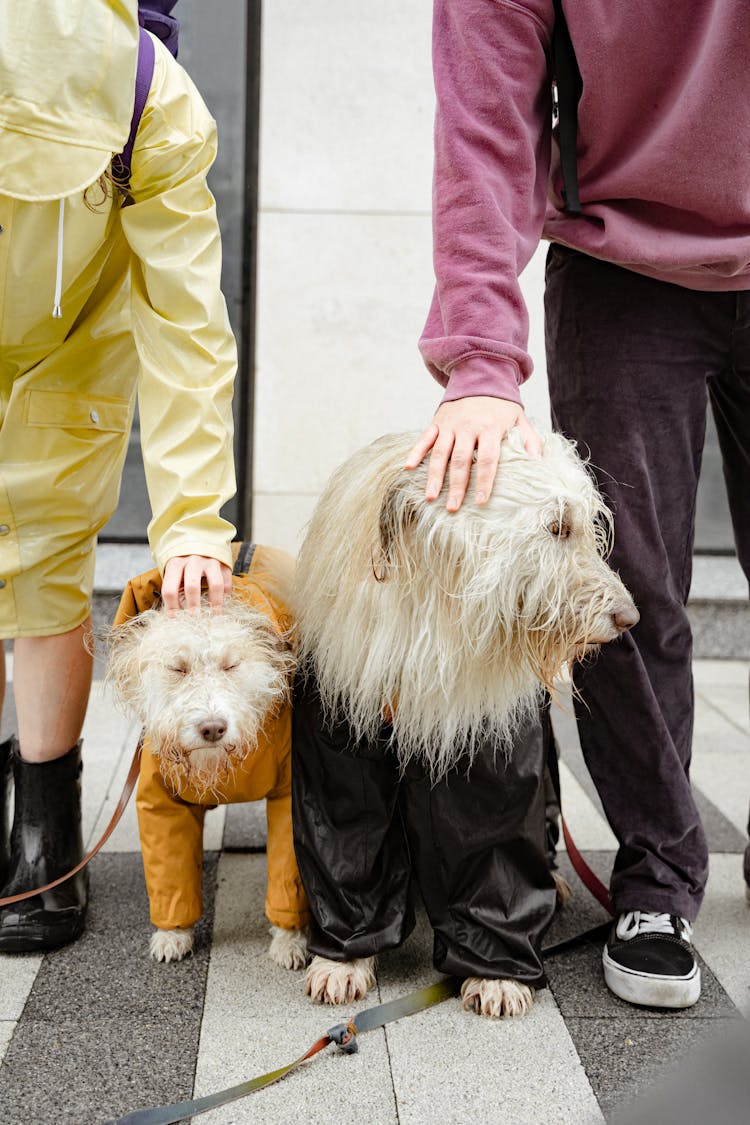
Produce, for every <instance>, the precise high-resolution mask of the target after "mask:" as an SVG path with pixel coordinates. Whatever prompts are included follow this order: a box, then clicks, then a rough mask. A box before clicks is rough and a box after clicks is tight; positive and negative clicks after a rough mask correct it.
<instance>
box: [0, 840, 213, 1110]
mask: <svg viewBox="0 0 750 1125" xmlns="http://www.w3.org/2000/svg"><path fill="white" fill-rule="evenodd" d="M215 867H216V856H215V855H213V856H210V855H209V856H208V857H207V858H206V862H205V877H204V884H205V899H206V903H205V905H206V914H205V915H204V919H203V920H202V922H201V924H200V927H199V929H198V931H197V941H196V953H195V955H194V956H193V957H191V958H188V959H187V960H186V961H184V962H181V963H180V964H177V965H158V964H156V963H155V962H153V961H151V960H150V959H149V957H148V955H147V951H148V939H149V933H150V925H149V922H148V908H147V901H146V891H145V886H144V881H143V873H142V867H141V859H140V856H138V855H127V854H117V855H107V856H98V857H97V858H96V859H95V860H94V862H93V863H92V866H91V907H90V912H89V920H88V925H87V929H86V932H85V934H84V935H83V937H82V938H81V939H80V940H79V941H78V942H76V943H75V944H74V945H71V946H67V947H65V948H64V949H61V950H58V951H57V952H55V953H50V954H47V955H46V956H45V957H44V959H43V962H42V965H41V968H40V969H39V972H38V974H37V976H36V979H35V981H34V985H33V987H32V989H31V992H30V995H29V998H28V1000H27V1001H26V1006H25V1008H24V1011H23V1015H22V1018H21V1019H20V1021H19V1023H18V1025H17V1027H16V1030H15V1034H14V1035H13V1038H12V1041H11V1043H10V1045H9V1047H8V1049H7V1052H6V1055H5V1058H4V1060H3V1065H2V1067H1V1068H0V1107H1V1108H0V1120H2V1123H3V1125H30V1123H33V1125H101V1122H103V1121H104V1120H105V1119H106V1118H108V1117H111V1116H113V1115H115V1114H122V1113H124V1112H126V1111H127V1110H130V1109H135V1108H138V1107H139V1106H141V1105H148V1104H149V1103H152V1102H162V1101H171V1100H174V1099H176V1098H181V1097H185V1096H186V1095H187V1094H189V1093H190V1091H191V1088H192V1082H193V1072H194V1067H195V1055H196V1051H197V1045H198V1038H199V1034H200V1021H201V1016H202V1012H203V994H204V988H205V980H206V973H207V969H208V956H209V941H210V928H211V921H212V913H213V886H214V875H215Z"/></svg>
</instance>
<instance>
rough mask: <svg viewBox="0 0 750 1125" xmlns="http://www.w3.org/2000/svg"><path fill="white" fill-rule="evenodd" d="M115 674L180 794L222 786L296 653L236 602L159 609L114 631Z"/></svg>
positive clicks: (271, 705)
mask: <svg viewBox="0 0 750 1125" xmlns="http://www.w3.org/2000/svg"><path fill="white" fill-rule="evenodd" d="M109 645H110V652H109V662H108V669H107V675H108V679H109V681H110V683H111V684H112V686H113V688H114V690H115V694H116V695H117V697H118V698H119V700H120V702H121V703H122V704H123V705H124V706H125V707H128V708H130V709H132V710H133V711H135V713H136V715H137V716H138V718H139V719H140V721H141V722H142V724H143V727H144V733H145V735H146V736H147V737H148V738H149V739H150V741H151V744H152V750H153V753H154V754H156V755H157V757H158V758H159V765H160V769H161V772H162V774H163V776H164V777H165V779H166V780H168V781H169V782H170V784H172V786H173V788H174V789H175V791H179V789H180V788H181V787H183V786H184V785H185V784H187V783H189V784H191V785H192V786H193V787H195V788H196V789H198V791H199V792H201V791H202V792H204V793H208V792H211V791H214V790H215V789H216V786H217V785H220V783H221V780H222V778H225V777H226V776H227V771H228V770H230V769H231V768H232V766H233V765H234V764H236V763H237V762H238V761H241V760H242V759H244V758H245V757H246V756H247V755H248V754H249V753H251V752H252V750H254V749H255V747H256V745H257V739H258V734H259V732H260V729H261V727H262V725H263V723H264V722H265V720H266V718H267V716H268V715H269V713H271V712H272V711H273V710H274V709H275V708H276V707H277V706H278V705H279V704H280V703H281V701H282V700H283V699H284V698H286V695H287V692H288V690H289V675H290V670H291V657H290V655H289V650H288V647H287V645H286V643H285V641H284V640H283V639H282V638H281V637H279V636H278V635H277V634H276V632H275V631H274V629H273V627H272V625H271V623H270V622H269V620H268V618H267V617H266V616H265V615H264V614H262V613H260V612H259V611H258V610H255V609H252V608H250V607H249V606H246V605H244V604H243V603H241V602H239V601H236V600H234V599H229V600H227V601H225V603H224V609H223V612H222V613H221V614H219V615H216V614H215V613H214V612H213V609H212V607H210V606H209V605H208V604H207V602H204V603H203V604H202V606H201V608H200V609H199V611H198V613H197V614H195V615H193V614H190V613H187V612H185V611H180V612H178V613H176V614H173V615H170V614H168V613H167V612H166V611H165V610H164V609H151V610H147V611H146V612H145V613H141V614H139V615H138V616H137V617H134V618H131V620H130V621H127V622H126V623H125V624H124V625H119V626H117V627H115V628H113V629H112V630H111V631H110V635H109Z"/></svg>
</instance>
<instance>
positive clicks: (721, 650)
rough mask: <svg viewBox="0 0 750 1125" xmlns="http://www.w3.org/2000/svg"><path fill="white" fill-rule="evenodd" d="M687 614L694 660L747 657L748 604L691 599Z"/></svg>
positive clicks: (749, 637) (749, 648) (749, 649)
mask: <svg viewBox="0 0 750 1125" xmlns="http://www.w3.org/2000/svg"><path fill="white" fill-rule="evenodd" d="M687 615H688V618H689V620H690V625H691V628H692V631H693V653H694V655H695V657H696V659H698V658H701V659H719V660H721V659H724V660H727V659H742V660H747V659H749V658H750V605H748V602H747V601H746V600H745V601H743V602H739V601H738V602H725V603H723V604H722V603H719V602H716V601H713V600H710V601H698V600H696V601H692V602H690V603H689V605H688V607H687Z"/></svg>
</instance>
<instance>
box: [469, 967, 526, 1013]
mask: <svg viewBox="0 0 750 1125" xmlns="http://www.w3.org/2000/svg"><path fill="white" fill-rule="evenodd" d="M461 999H462V1000H463V1006H464V1008H465V1009H466V1011H467V1012H476V1013H477V1015H478V1016H489V1017H490V1018H491V1019H495V1020H498V1019H502V1018H503V1017H504V1016H525V1015H526V1013H527V1012H528V1011H530V1010H531V1005H532V1003H533V1000H534V989H533V988H529V986H528V985H527V984H519V982H518V981H515V980H487V979H486V978H484V977H468V978H467V979H466V980H465V981H464V983H463V984H462V985H461Z"/></svg>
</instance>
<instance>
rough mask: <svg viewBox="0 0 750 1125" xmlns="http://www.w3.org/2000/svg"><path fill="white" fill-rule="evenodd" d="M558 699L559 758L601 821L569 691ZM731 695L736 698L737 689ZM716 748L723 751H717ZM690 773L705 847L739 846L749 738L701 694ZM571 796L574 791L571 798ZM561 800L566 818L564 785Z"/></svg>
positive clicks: (749, 792)
mask: <svg viewBox="0 0 750 1125" xmlns="http://www.w3.org/2000/svg"><path fill="white" fill-rule="evenodd" d="M743 691H744V688H743ZM560 697H561V702H562V707H555V706H553V708H552V722H553V727H554V731H555V737H556V740H557V744H558V747H559V750H560V759H561V761H562V762H563V763H564V765H565V766H566V767H567V769H568V770H569V771H570V773H571V774H572V776H573V777H574V779H575V781H576V782H577V783H578V785H579V786H580V789H581V791H582V792H583V794H585V796H586V797H587V798H588V800H589V801H590V802H591V805H592V806H593V811H594V812H595V813H596V814H598V815H599V816H600V817H601V818H602V819H603V820H606V817H605V816H604V810H603V808H602V804H601V801H600V800H599V795H598V793H597V791H596V786H595V785H594V782H593V781H592V780H591V775H590V774H589V771H588V769H587V767H586V763H585V762H584V760H583V753H582V751H581V744H580V741H579V738H578V728H577V726H576V721H575V716H574V714H573V710H572V703H571V701H570V695H569V692H568V690H567V689H565V688H561V691H560ZM732 698H736V692H735V694H734V695H733V696H732ZM717 747H724V748H725V749H721V750H719V749H717ZM691 777H692V781H693V787H694V790H695V797H696V803H697V805H698V809H699V811H700V814H701V818H702V820H703V825H704V828H705V830H706V838H707V840H708V846H709V850H710V851H718V852H726V851H738V850H741V849H744V846H745V841H744V834H743V833H742V832H741V831H740V830H741V829H742V828H743V826H744V823H745V820H746V819H747V804H748V798H750V739H749V738H748V736H747V735H746V734H745V733H744V732H743V731H741V730H740V729H739V728H738V727H737V725H736V724H734V723H731V722H729V721H728V720H727V719H726V718H725V717H724V716H723V715H722V714H720V713H719V712H718V711H716V710H715V709H714V708H706V707H705V706H703V707H701V700H700V698H698V702H697V708H696V736H695V744H694V749H693V762H692V767H691ZM575 799H576V795H574V801H575ZM562 803H563V809H564V811H565V814H566V818H567V809H568V806H567V798H566V792H565V789H564V788H563V792H562ZM727 814H728V815H727ZM574 824H575V822H574V821H571V824H570V827H571V830H572V831H573V834H574V838H575V828H574ZM586 843H588V841H586Z"/></svg>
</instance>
